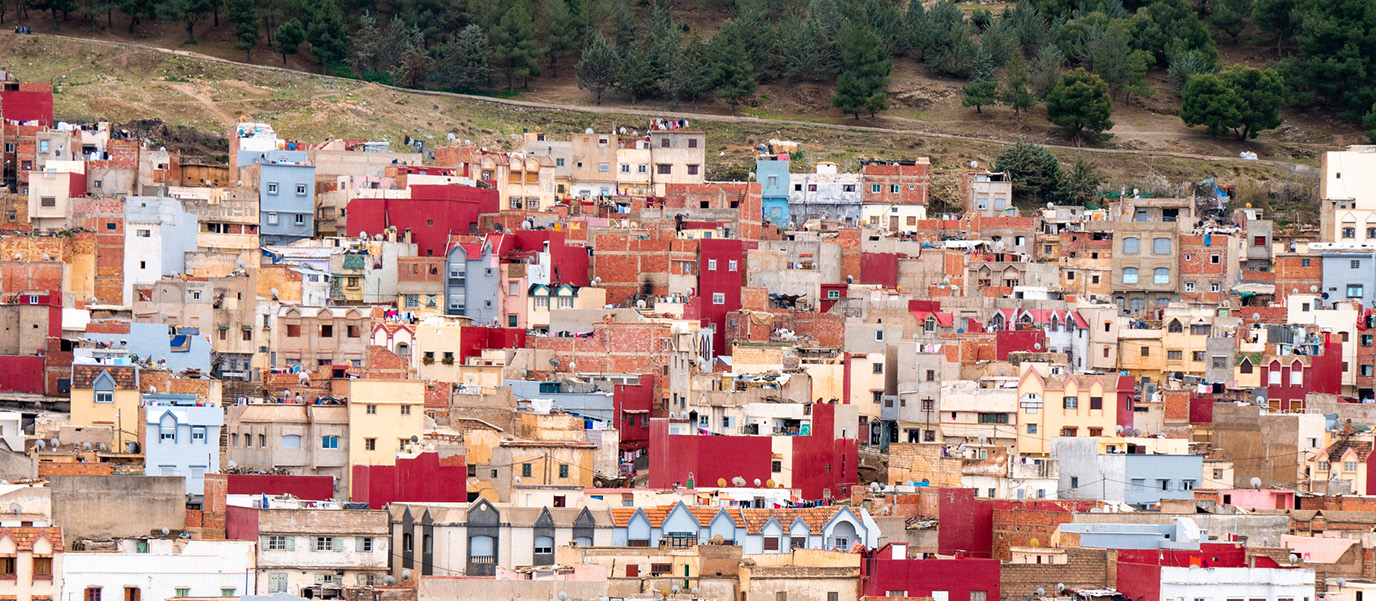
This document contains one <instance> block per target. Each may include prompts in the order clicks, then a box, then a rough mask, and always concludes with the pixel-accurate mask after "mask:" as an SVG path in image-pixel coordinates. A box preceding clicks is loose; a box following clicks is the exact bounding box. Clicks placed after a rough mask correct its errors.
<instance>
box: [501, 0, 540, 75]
mask: <svg viewBox="0 0 1376 601" xmlns="http://www.w3.org/2000/svg"><path fill="white" fill-rule="evenodd" d="M492 58H493V61H494V62H496V64H497V68H498V69H501V70H502V72H504V73H505V74H506V88H507V91H508V92H514V91H515V90H516V78H518V77H519V78H521V79H522V80H529V79H530V78H531V77H532V76H536V75H539V74H540V49H539V47H537V46H536V44H535V23H534V22H533V21H532V20H531V18H530V13H529V12H527V11H526V4H525V0H516V1H515V2H513V3H512V5H511V7H510V8H508V9H507V10H506V12H505V13H504V14H502V19H501V20H500V21H498V22H497V28H496V29H494V30H492Z"/></svg>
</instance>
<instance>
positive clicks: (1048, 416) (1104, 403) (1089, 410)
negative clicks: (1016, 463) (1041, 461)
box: [1017, 363, 1133, 456]
mask: <svg viewBox="0 0 1376 601" xmlns="http://www.w3.org/2000/svg"><path fill="white" fill-rule="evenodd" d="M1132 389H1133V385H1132V378H1130V377H1119V376H1115V375H1108V374H1069V373H1065V371H1064V368H1060V369H1059V370H1056V373H1053V368H1052V366H1051V365H1049V364H1046V363H1024V364H1022V373H1021V374H1020V377H1019V379H1018V443H1017V444H1018V453H1020V454H1023V455H1043V456H1044V455H1046V454H1047V453H1049V452H1050V450H1051V439H1052V438H1055V437H1057V436H1067V437H1073V436H1103V435H1105V434H1108V435H1112V434H1114V426H1116V425H1117V424H1118V406H1119V405H1120V404H1122V403H1127V402H1130V399H1131V398H1132V393H1133V390H1132Z"/></svg>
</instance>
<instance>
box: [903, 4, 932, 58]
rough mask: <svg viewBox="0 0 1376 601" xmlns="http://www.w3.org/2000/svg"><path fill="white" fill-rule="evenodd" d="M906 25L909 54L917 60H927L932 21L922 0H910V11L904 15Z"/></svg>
mask: <svg viewBox="0 0 1376 601" xmlns="http://www.w3.org/2000/svg"><path fill="white" fill-rule="evenodd" d="M903 22H904V26H905V27H907V29H908V43H907V49H908V55H909V56H915V57H916V58H917V60H919V61H920V60H925V59H926V53H927V49H928V48H929V47H931V40H932V29H931V28H932V23H931V21H930V20H928V18H927V10H926V8H924V7H923V5H922V0H909V2H908V12H907V14H905V15H904V16H903Z"/></svg>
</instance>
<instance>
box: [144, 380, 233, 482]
mask: <svg viewBox="0 0 1376 601" xmlns="http://www.w3.org/2000/svg"><path fill="white" fill-rule="evenodd" d="M143 412H144V424H145V430H144V436H143V439H144V440H145V441H146V443H145V444H144V449H143V465H144V468H143V471H144V473H147V474H157V475H160V476H181V477H183V478H185V479H186V494H188V495H194V496H197V497H199V496H200V495H201V494H202V493H203V492H204V489H205V475H206V474H207V473H211V474H214V473H218V472H219V471H220V427H221V426H223V425H224V410H223V409H222V408H221V407H220V406H219V405H218V404H216V403H210V402H206V401H204V400H198V399H197V398H196V395H194V394H146V395H144V396H143Z"/></svg>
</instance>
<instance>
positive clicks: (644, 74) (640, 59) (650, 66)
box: [617, 48, 660, 104]
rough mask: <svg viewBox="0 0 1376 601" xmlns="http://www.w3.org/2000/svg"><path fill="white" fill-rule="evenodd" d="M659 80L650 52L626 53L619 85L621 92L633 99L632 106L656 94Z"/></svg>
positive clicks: (634, 49) (636, 50)
mask: <svg viewBox="0 0 1376 601" xmlns="http://www.w3.org/2000/svg"><path fill="white" fill-rule="evenodd" d="M659 79H660V74H659V72H658V71H657V70H656V69H655V65H654V63H652V62H651V61H650V55H649V53H648V52H646V51H645V50H644V49H641V48H630V49H628V50H627V51H626V56H625V58H623V59H622V60H621V77H620V78H619V81H618V82H617V84H618V85H619V86H620V87H621V91H623V92H625V93H626V94H627V95H629V96H630V97H631V104H635V102H636V101H637V100H640V99H642V98H648V97H649V96H651V95H652V94H654V93H655V90H656V88H657V85H656V84H657V83H658V81H659Z"/></svg>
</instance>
